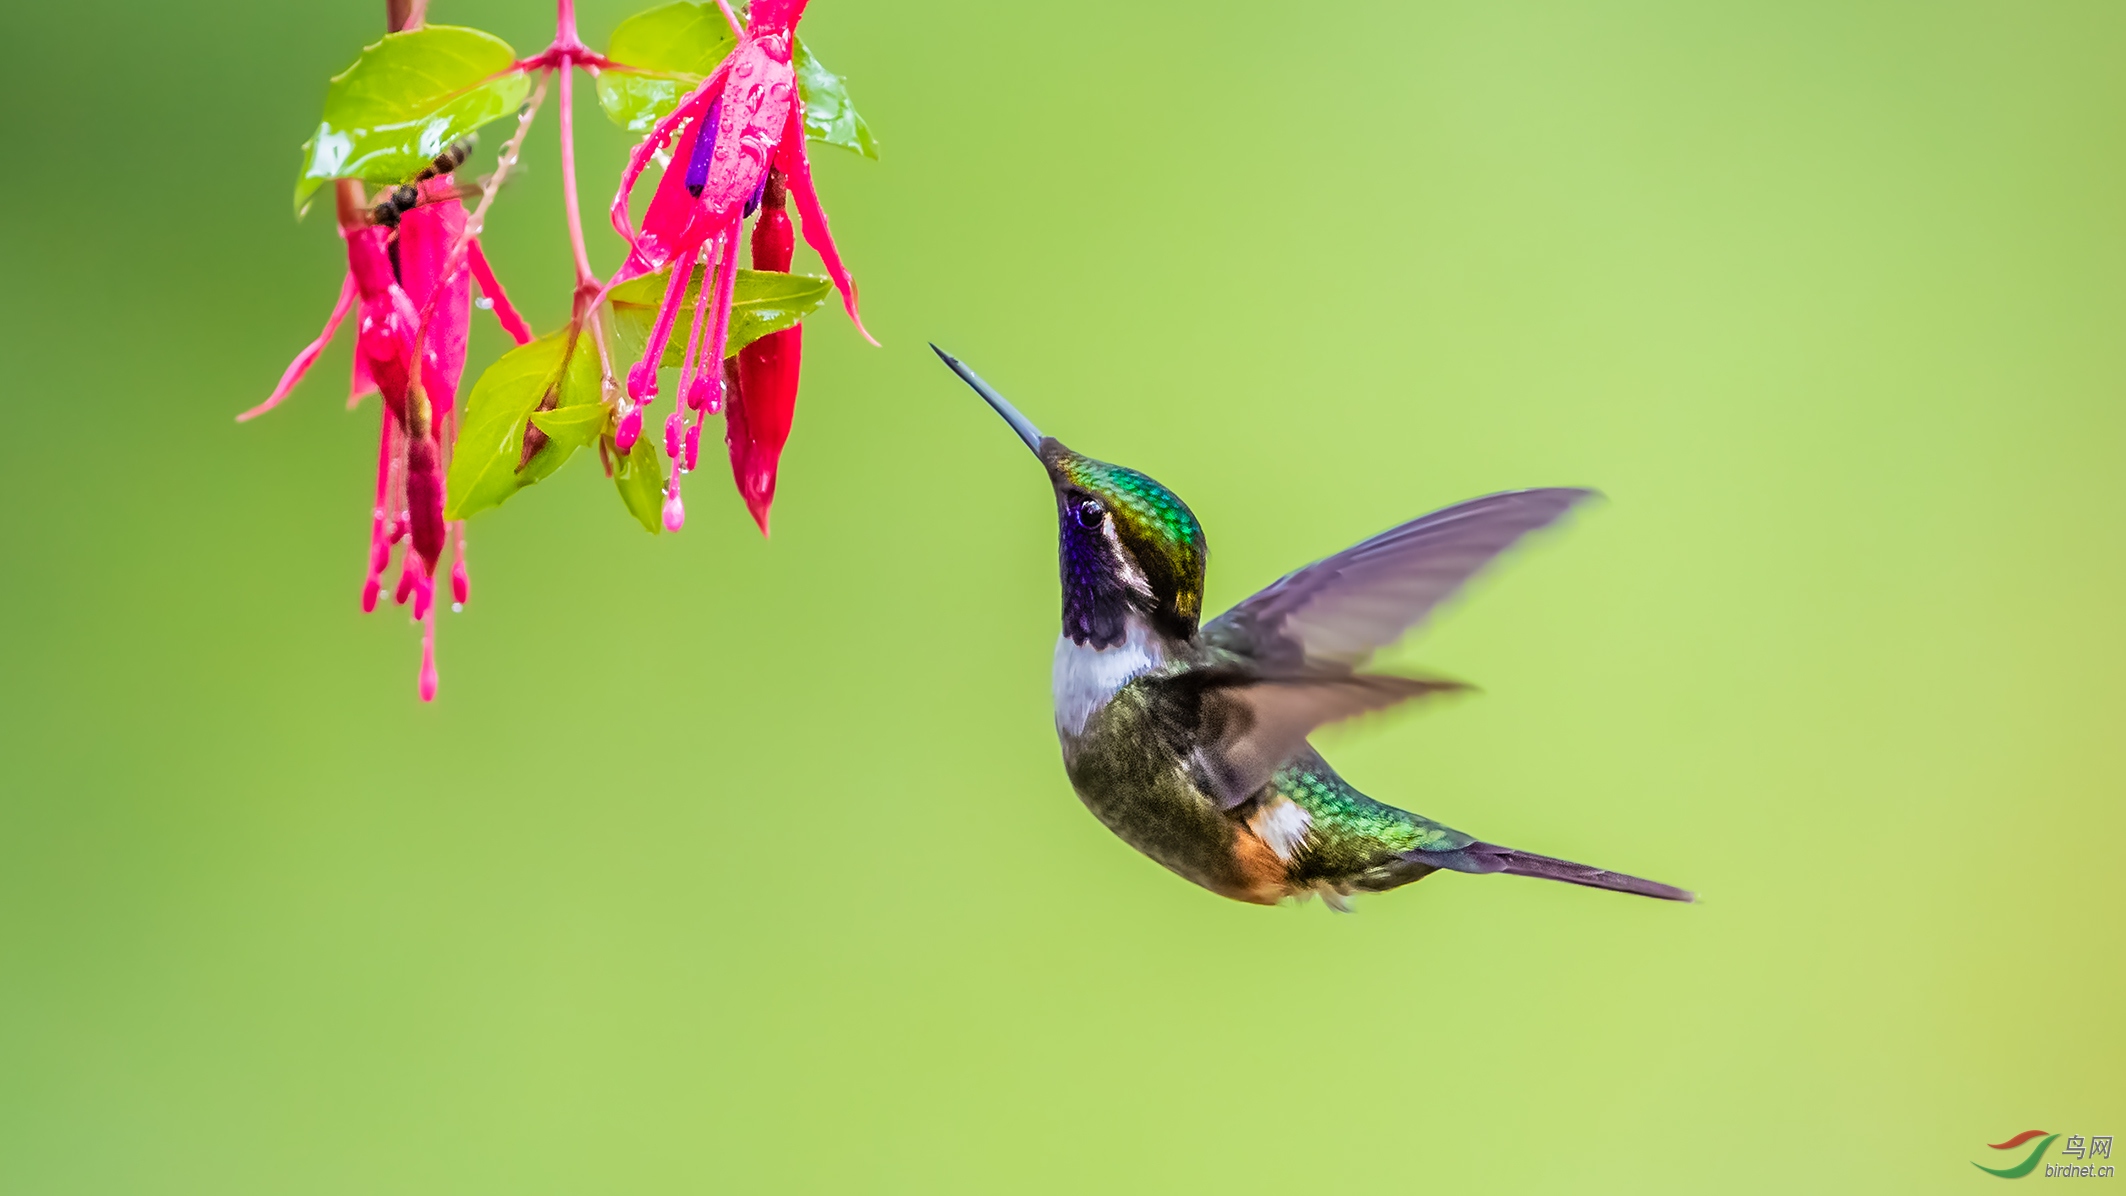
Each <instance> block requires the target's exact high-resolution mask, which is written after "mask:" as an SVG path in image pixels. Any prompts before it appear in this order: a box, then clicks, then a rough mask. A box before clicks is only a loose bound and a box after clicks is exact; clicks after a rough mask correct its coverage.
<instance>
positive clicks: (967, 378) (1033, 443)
mask: <svg viewBox="0 0 2126 1196" xmlns="http://www.w3.org/2000/svg"><path fill="white" fill-rule="evenodd" d="M930 351H931V352H933V353H935V354H937V355H938V357H939V358H940V359H942V360H943V361H944V363H945V364H946V365H949V366H951V367H952V372H953V373H955V374H958V375H959V376H960V381H962V382H965V383H966V384H967V385H969V386H972V387H974V393H976V394H978V395H980V396H982V397H983V398H984V399H987V400H988V401H989V405H990V406H991V407H994V408H996V410H997V414H998V415H1001V416H1003V417H1004V422H1005V423H1007V424H1010V425H1011V430H1012V431H1014V432H1017V433H1018V434H1019V439H1021V440H1023V441H1025V442H1026V447H1027V448H1030V449H1032V450H1033V453H1034V456H1036V457H1038V456H1040V455H1041V429H1039V428H1036V427H1034V426H1033V421H1032V420H1030V419H1027V418H1026V417H1025V416H1023V415H1020V414H1019V409H1018V408H1017V407H1014V406H1012V405H1011V402H1010V400H1008V399H1006V398H1005V397H1004V396H1003V395H1000V394H998V393H997V389H996V387H994V386H991V385H990V384H989V383H987V382H984V381H982V376H981V375H980V374H977V373H975V372H974V371H973V370H970V369H968V368H967V367H966V366H965V365H963V364H961V362H960V359H959V358H957V357H954V356H953V355H952V354H950V353H947V352H946V351H944V350H943V349H940V348H938V347H937V345H936V344H935V343H932V344H931V346H930Z"/></svg>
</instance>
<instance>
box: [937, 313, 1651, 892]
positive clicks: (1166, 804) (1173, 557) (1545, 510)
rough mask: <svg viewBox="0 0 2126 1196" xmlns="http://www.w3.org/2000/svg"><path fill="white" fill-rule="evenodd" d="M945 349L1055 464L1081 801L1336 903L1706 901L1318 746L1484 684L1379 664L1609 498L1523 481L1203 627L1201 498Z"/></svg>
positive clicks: (1065, 668) (1223, 871)
mask: <svg viewBox="0 0 2126 1196" xmlns="http://www.w3.org/2000/svg"><path fill="white" fill-rule="evenodd" d="M931 347H932V348H933V349H935V348H936V346H935V345H933V346H931ZM938 356H939V357H941V358H943V359H944V360H945V363H946V364H947V365H949V366H951V367H952V369H953V370H954V371H955V372H957V373H958V374H959V375H960V377H961V378H963V379H965V380H966V381H967V383H968V385H970V386H972V387H974V389H975V390H976V391H977V392H979V393H980V394H981V395H982V397H983V398H984V399H986V400H988V402H989V404H990V405H991V406H992V407H994V408H995V409H996V411H997V413H998V414H999V415H1002V416H1003V417H1004V419H1005V420H1006V422H1008V423H1010V424H1011V426H1012V430H1013V431H1015V432H1017V433H1018V435H1019V438H1020V439H1021V440H1023V441H1024V442H1025V443H1026V445H1027V447H1028V448H1030V449H1032V450H1033V452H1034V454H1035V456H1037V457H1038V458H1039V459H1040V461H1041V464H1042V466H1043V468H1044V469H1046V470H1047V472H1048V477H1049V483H1050V485H1051V486H1052V487H1053V489H1054V491H1055V499H1056V521H1057V528H1058V555H1059V558H1060V572H1061V579H1062V590H1063V618H1062V623H1063V626H1062V634H1061V635H1059V636H1058V637H1057V640H1056V652H1055V664H1054V672H1053V676H1052V685H1053V688H1054V698H1055V719H1056V736H1057V738H1058V740H1059V741H1060V742H1061V744H1062V748H1063V766H1064V770H1065V771H1066V772H1067V773H1068V774H1069V776H1070V782H1071V787H1072V788H1073V789H1075V790H1076V791H1077V794H1078V798H1079V800H1081V801H1082V802H1084V803H1085V807H1086V808H1087V809H1088V810H1090V811H1092V813H1093V816H1094V817H1096V818H1098V819H1099V820H1100V821H1101V822H1102V823H1103V824H1105V825H1106V826H1107V827H1108V829H1110V830H1112V831H1114V832H1115V834H1116V835H1117V836H1119V837H1120V838H1121V839H1122V840H1123V841H1125V842H1127V843H1128V844H1129V845H1130V846H1132V847H1134V848H1136V849H1137V850H1138V851H1140V852H1143V853H1144V854H1145V855H1147V856H1149V857H1151V858H1152V859H1153V860H1155V861H1157V862H1158V863H1160V864H1161V865H1163V866H1165V867H1166V868H1168V869H1169V870H1171V871H1173V872H1174V873H1176V874H1177V875H1179V876H1182V877H1184V878H1186V879H1187V880H1189V881H1192V882H1194V883H1195V884H1198V885H1201V886H1202V887H1204V888H1206V889H1209V890H1211V891H1212V892H1214V893H1219V894H1222V895H1224V896H1227V897H1231V898H1233V899H1235V900H1238V901H1249V902H1256V903H1259V904H1274V903H1276V902H1278V901H1282V900H1285V899H1288V898H1305V897H1308V896H1320V897H1321V898H1322V900H1323V901H1324V902H1325V903H1327V904H1329V905H1330V906H1331V907H1333V908H1336V909H1344V908H1346V905H1345V898H1347V897H1349V896H1350V895H1352V894H1353V893H1360V892H1380V891H1383V890H1387V889H1393V888H1397V887H1399V886H1401V885H1406V884H1409V883H1411V882H1412V881H1416V880H1420V879H1422V878H1424V877H1426V876H1428V875H1430V874H1432V873H1433V872H1436V871H1439V870H1442V869H1446V870H1450V871H1455V872H1471V873H1488V872H1504V873H1506V874H1508V875H1514V876H1535V877H1542V878H1544V879H1548V880H1559V881H1565V882H1567V883H1570V884H1578V885H1587V886H1590V887H1593V888H1601V889H1611V890H1614V891H1617V892H1625V893H1637V894H1640V895H1643V896H1648V897H1660V898H1665V899H1668V900H1675V901H1689V900H1692V899H1693V898H1692V896H1691V894H1689V893H1687V892H1685V891H1684V890H1682V889H1677V888H1672V887H1670V886H1668V885H1663V884H1657V883H1655V882H1653V881H1648V880H1641V879H1639V878H1638V877H1634V876H1625V875H1623V874H1622V873H1616V872H1609V871H1605V870H1603V869H1599V868H1592V867H1588V866H1587V865H1584V864H1575V863H1572V862H1570V861H1567V860H1559V859H1553V858H1551V857H1549V856H1542V855H1535V854H1533V853H1530V852H1523V851H1517V850H1515V849H1512V848H1507V847H1501V846H1498V845H1497V844H1493V843H1485V842H1482V841H1480V840H1478V839H1476V838H1475V837H1474V836H1471V835H1466V834H1463V833H1462V832H1460V831H1457V830H1455V829H1453V828H1451V827H1446V826H1442V825H1440V824H1439V823H1436V822H1433V821H1432V820H1430V819H1428V818H1425V817H1423V816H1422V815H1419V814H1413V813H1411V812H1410V811H1408V810H1402V809H1397V808H1396V807H1394V806H1390V805H1386V804H1383V803H1381V802H1378V801H1375V800H1373V799H1372V798H1370V797H1368V796H1366V795H1365V794H1363V793H1361V792H1359V791H1358V790H1357V789H1355V788H1353V787H1352V786H1351V785H1350V784H1349V783H1348V782H1346V781H1345V780H1344V779H1343V778H1342V777H1340V776H1338V775H1336V771H1335V770H1334V769H1332V768H1330V767H1329V764H1328V762H1327V761H1325V760H1323V759H1322V758H1321V756H1320V754H1319V753H1317V752H1315V750H1314V749H1313V747H1311V746H1310V745H1309V744H1308V743H1307V736H1308V734H1309V733H1311V732H1312V731H1313V730H1314V728H1316V727H1319V726H1323V725H1326V724H1328V723H1333V722H1338V721H1341V720H1344V719H1347V718H1350V717H1353V716H1355V715H1359V714H1364V713H1367V712H1370V711H1375V710H1383V709H1386V708H1388V707H1391V706H1396V705H1400V704H1401V703H1403V702H1407V701H1409V700H1411V699H1413V698H1420V697H1425V696H1429V695H1433V694H1439V693H1448V692H1453V691H1457V690H1462V689H1466V688H1468V687H1467V686H1465V685H1462V684H1461V683H1459V682H1454V681H1443V680H1438V679H1432V678H1423V677H1399V676H1386V675H1381V674H1372V673H1360V672H1358V671H1357V670H1358V668H1359V666H1361V665H1362V664H1364V663H1365V661H1366V660H1367V659H1368V658H1369V657H1370V656H1371V655H1372V654H1373V653H1374V652H1375V651H1377V650H1379V649H1380V648H1382V647H1385V646H1387V645H1388V644H1391V643H1393V642H1395V640H1397V639H1398V638H1400V637H1401V636H1402V635H1403V634H1404V633H1405V632H1407V631H1408V630H1409V629H1410V628H1412V627H1414V626H1416V625H1417V624H1419V623H1421V622H1423V621H1424V619H1425V617H1426V616H1427V615H1428V614H1429V613H1430V612H1431V611H1432V610H1433V609H1434V608H1435V607H1437V606H1438V605H1439V604H1440V603H1441V602H1442V601H1444V600H1445V599H1447V598H1448V597H1449V596H1450V595H1452V594H1453V593H1454V592H1455V591H1456V590H1458V589H1459V588H1460V587H1461V586H1462V585H1463V583H1465V582H1466V581H1468V579H1469V578H1470V577H1472V576H1473V575H1475V574H1476V573H1477V572H1479V571H1480V570H1482V569H1483V567H1484V566H1485V565H1486V564H1488V563H1489V562H1490V561H1491V560H1492V559H1493V558H1495V557H1497V556H1498V555H1499V554H1500V553H1501V552H1504V551H1505V550H1506V549H1507V548H1509V547H1511V546H1512V545H1513V543H1514V542H1515V541H1517V540H1519V539H1520V538H1521V537H1522V536H1524V535H1526V534H1527V533H1529V532H1531V531H1534V530H1535V529H1537V528H1540V527H1543V526H1545V525H1547V524H1550V523H1552V522H1554V521H1556V520H1557V519H1558V517H1559V516H1561V515H1563V514H1564V513H1565V512H1566V511H1567V510H1569V509H1571V508H1572V507H1573V506H1574V505H1575V504H1577V503H1579V502H1580V501H1582V500H1584V499H1586V498H1587V497H1589V496H1590V495H1591V494H1592V493H1593V492H1592V491H1589V490H1579V489H1549V490H1520V491H1512V492H1508V493H1502V494H1493V495H1489V496H1486V497H1484V498H1478V499H1472V500H1470V501H1469V502H1465V503H1461V504H1459V505H1457V506H1453V507H1448V508H1446V509H1444V510H1441V511H1435V512H1433V513H1432V514H1430V515H1426V516H1424V517H1422V518H1419V519H1414V520H1412V521H1410V522H1408V523H1405V524H1403V525H1401V526H1399V527H1396V528H1392V529H1390V530H1388V531H1386V532H1383V533H1381V534H1380V535H1378V536H1375V537H1373V538H1372V539H1370V540H1367V541H1365V542H1364V543H1361V544H1358V545H1356V546H1354V547H1352V548H1348V549H1346V550H1344V551H1343V552H1340V553H1337V554H1336V555H1334V556H1331V557H1327V558H1324V559H1323V560H1321V561H1317V562H1316V563H1314V564H1312V565H1309V566H1307V567H1306V568H1304V569H1300V570H1298V571H1296V572H1294V573H1290V574H1287V575H1286V576H1285V577H1283V578H1281V579H1280V580H1278V581H1277V582H1275V583H1273V584H1272V585H1270V586H1269V587H1268V588H1266V589H1264V590H1263V591H1262V592H1261V593H1258V594H1256V595H1255V596H1253V597H1251V598H1249V599H1247V600H1246V601H1244V602H1242V603H1240V604H1239V605H1238V606H1235V607H1234V608H1233V609H1232V610H1230V611H1228V612H1226V613H1225V614H1223V615H1221V616H1219V617H1218V618H1217V619H1215V620H1212V621H1211V622H1210V623H1208V624H1204V625H1202V626H1201V628H1200V629H1199V626H1198V621H1199V620H1200V618H1201V616H1202V610H1203V579H1204V571H1205V566H1206V563H1207V561H1208V557H1209V545H1208V542H1207V540H1206V539H1205V537H1204V534H1203V526H1202V524H1201V523H1199V522H1198V521H1197V519H1196V516H1195V514H1194V512H1192V511H1190V510H1189V508H1188V505H1187V504H1186V503H1183V502H1182V501H1181V499H1180V498H1179V496H1177V495H1175V494H1174V493H1173V492H1172V491H1170V490H1168V489H1167V488H1166V487H1164V486H1161V485H1160V484H1159V483H1158V482H1156V481H1154V480H1152V479H1151V478H1150V477H1147V476H1146V475H1144V474H1142V473H1139V472H1137V471H1136V470H1133V469H1125V468H1123V467H1121V466H1118V465H1110V464H1108V463H1107V462H1104V461H1096V460H1093V459H1092V458H1090V457H1086V456H1083V455H1081V454H1079V453H1075V452H1072V451H1071V450H1070V449H1068V448H1066V447H1064V445H1063V444H1062V442H1061V441H1058V440H1057V439H1055V438H1054V437H1052V436H1043V435H1042V434H1041V433H1040V432H1039V430H1037V429H1036V428H1035V427H1034V425H1033V423H1032V422H1031V421H1030V420H1028V419H1027V418H1026V417H1025V416H1023V415H1021V414H1020V413H1019V411H1018V409H1017V408H1015V407H1013V406H1012V405H1011V404H1010V403H1009V402H1007V401H1005V399H1004V397H1003V396H1002V395H1000V394H998V393H997V392H996V391H995V389H994V388H992V387H990V386H989V384H988V383H986V382H983V381H982V380H981V378H980V377H979V376H977V375H976V374H975V373H974V372H973V371H972V370H969V369H968V368H967V367H966V366H964V365H962V364H960V363H959V362H958V361H956V360H955V359H953V358H952V357H951V356H950V355H949V354H947V353H945V351H944V350H942V349H939V350H938Z"/></svg>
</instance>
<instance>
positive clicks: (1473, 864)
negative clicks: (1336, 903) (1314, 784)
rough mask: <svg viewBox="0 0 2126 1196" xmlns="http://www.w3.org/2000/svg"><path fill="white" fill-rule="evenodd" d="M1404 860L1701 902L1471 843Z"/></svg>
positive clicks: (1634, 880)
mask: <svg viewBox="0 0 2126 1196" xmlns="http://www.w3.org/2000/svg"><path fill="white" fill-rule="evenodd" d="M1403 858H1405V859H1407V860H1409V861H1411V862H1412V863H1418V864H1429V865H1431V866H1432V867H1434V868H1448V869H1452V870H1453V871H1456V872H1477V873H1482V872H1503V873H1505V874H1506V875H1508V876H1539V877H1541V878H1543V879H1544V880H1562V881H1564V882H1565V883H1566V884H1569V885H1586V886H1587V887H1588V888H1590V889H1608V890H1610V891H1611V892H1616V893H1637V894H1638V895H1639V896H1641V897H1659V898H1660V899H1661V900H1663V901H1696V900H1697V899H1698V895H1697V894H1696V893H1693V892H1691V891H1690V890H1689V889H1679V888H1677V887H1675V886H1674V885H1664V884H1662V883H1660V882H1659V881H1653V880H1644V879H1641V878H1639V877H1636V876H1626V875H1625V874H1623V873H1622V872H1611V871H1609V870H1607V869H1605V868H1591V867H1589V866H1587V865H1586V864H1575V863H1573V862H1572V861H1571V860H1558V859H1552V858H1551V857H1549V856H1547V855H1537V854H1535V853H1534V852H1532V851H1515V850H1514V849H1513V848H1511V847H1500V846H1499V845H1498V844H1496V843H1471V844H1469V845H1468V846H1467V847H1462V848H1457V849H1456V850H1454V851H1412V852H1406V853H1404V857H1403Z"/></svg>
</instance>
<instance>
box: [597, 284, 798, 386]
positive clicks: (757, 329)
mask: <svg viewBox="0 0 2126 1196" xmlns="http://www.w3.org/2000/svg"><path fill="white" fill-rule="evenodd" d="M704 273H705V271H704V270H701V269H696V270H695V271H694V281H693V282H692V283H691V284H689V285H688V287H687V293H686V298H685V299H684V301H683V302H682V304H681V306H680V309H679V315H678V317H677V318H676V319H675V320H674V321H673V325H672V326H673V327H674V328H690V327H692V326H693V320H694V301H695V299H696V298H698V297H699V296H700V294H701V281H702V275H703V274H704ZM669 277H670V271H666V272H664V273H660V274H646V275H644V276H643V277H641V278H637V279H634V280H633V281H630V282H623V283H621V284H620V285H619V286H617V287H614V288H613V289H612V291H611V292H610V293H609V294H608V295H607V296H606V298H607V299H609V300H611V301H612V305H613V331H614V332H615V333H616V334H618V339H619V342H620V346H621V348H622V349H623V350H624V351H625V352H626V355H627V357H628V358H629V359H630V360H636V361H639V360H641V358H642V351H643V350H644V349H645V348H647V347H648V346H649V340H650V328H651V326H652V325H654V324H656V322H657V306H658V304H660V303H663V302H664V288H665V284H666V281H667V279H668V278H669ZM833 293H834V284H833V283H831V282H829V281H827V280H826V279H824V278H822V277H820V276H819V275H817V274H780V273H777V272H776V271H773V270H740V271H739V272H738V280H737V282H736V283H735V284H734V285H733V286H732V288H731V334H730V336H729V337H728V338H727V339H726V340H725V342H724V347H723V348H724V356H726V357H736V356H738V351H739V350H740V349H743V348H745V347H746V346H747V345H750V344H752V343H753V342H754V341H757V340H759V339H760V338H761V337H764V336H766V335H768V334H769V333H771V332H781V331H782V330H783V329H785V328H793V327H795V326H796V325H797V323H798V321H800V320H802V319H804V318H805V317H806V316H808V315H811V314H812V313H813V312H814V311H816V310H818V309H819V305H820V304H822V303H825V302H826V301H827V296H829V295H832V294H833ZM702 335H703V336H704V337H706V336H707V335H708V333H707V331H706V329H704V331H703V333H702ZM686 351H687V349H686V338H685V337H684V336H674V337H672V339H671V340H670V341H668V342H666V344H665V349H664V365H665V366H666V368H669V369H678V368H679V367H680V365H682V364H683V363H684V362H685V360H686ZM704 351H706V350H704Z"/></svg>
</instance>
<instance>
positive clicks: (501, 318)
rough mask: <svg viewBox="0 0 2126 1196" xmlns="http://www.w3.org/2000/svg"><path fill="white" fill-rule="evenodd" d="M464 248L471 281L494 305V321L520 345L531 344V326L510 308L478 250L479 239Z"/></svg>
mask: <svg viewBox="0 0 2126 1196" xmlns="http://www.w3.org/2000/svg"><path fill="white" fill-rule="evenodd" d="M466 248H467V250H468V252H470V253H471V255H472V277H473V281H475V282H477V283H479V284H480V293H481V294H482V295H485V296H487V301H488V302H489V303H492V304H494V305H495V319H496V321H498V322H499V323H500V324H501V325H502V331H504V332H507V333H508V334H509V335H510V338H511V339H513V340H515V341H516V342H517V343H518V344H520V345H528V344H530V343H532V341H533V340H535V339H537V338H535V337H534V336H532V330H531V325H529V324H526V323H525V322H524V317H523V316H520V315H518V314H517V309H516V308H514V307H512V306H510V302H509V293H508V292H507V291H504V290H503V289H502V283H501V281H500V280H499V279H497V278H496V277H495V271H494V268H493V267H492V266H489V265H488V264H487V254H486V253H485V252H483V251H482V250H481V249H480V238H478V237H474V238H473V239H472V240H471V241H470V242H469V243H468V244H467V247H466Z"/></svg>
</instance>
